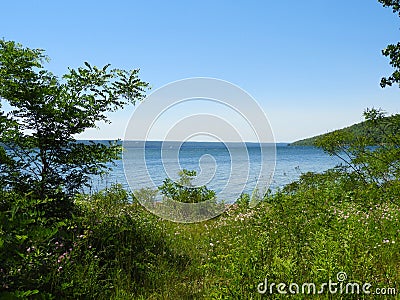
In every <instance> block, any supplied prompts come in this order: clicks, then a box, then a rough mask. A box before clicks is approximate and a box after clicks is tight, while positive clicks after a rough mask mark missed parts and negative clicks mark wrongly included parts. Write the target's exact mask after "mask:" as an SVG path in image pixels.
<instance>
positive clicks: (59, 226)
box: [0, 171, 400, 299]
mask: <svg viewBox="0 0 400 300" xmlns="http://www.w3.org/2000/svg"><path fill="white" fill-rule="evenodd" d="M7 197H8V198H7ZM2 199H3V200H2V202H1V205H2V210H1V211H2V213H1V224H2V225H1V226H2V227H1V234H2V235H1V240H0V249H1V269H0V272H1V276H0V278H1V279H0V280H1V282H0V284H1V286H0V287H1V293H0V295H1V296H2V297H7V298H9V299H14V298H17V297H22V298H23V297H30V298H37V299H46V298H47V299H60V298H64V299H78V298H81V299H200V298H204V299H258V298H261V297H262V295H261V294H260V293H258V291H257V286H258V285H259V284H260V283H262V282H265V279H267V281H268V283H276V284H279V283H285V284H287V285H289V284H291V283H296V284H298V285H299V286H300V292H299V294H297V295H294V296H293V297H294V298H295V299H296V298H298V299H303V298H304V297H307V296H305V295H304V294H301V285H302V284H303V283H315V285H316V287H317V289H318V288H319V287H320V286H321V285H322V284H323V283H325V282H328V281H329V280H330V279H331V280H332V281H334V282H335V281H336V282H338V281H337V278H336V276H337V274H338V273H339V272H345V273H346V275H347V279H346V281H344V282H346V283H347V282H353V283H354V282H356V283H360V284H361V283H365V282H368V283H370V284H371V285H372V286H371V288H370V291H371V292H372V293H374V292H375V291H376V288H395V289H396V291H398V290H399V289H400V287H399V282H400V267H399V265H400V264H399V261H400V257H399V256H400V254H399V253H400V239H399V237H400V228H399V225H398V224H399V220H400V209H399V206H398V204H399V203H398V201H399V199H400V184H399V182H390V183H388V184H386V185H385V186H377V185H372V184H370V185H366V184H362V183H361V182H357V181H356V179H354V178H351V176H349V175H343V174H338V173H336V172H333V171H329V172H327V173H325V174H322V175H315V174H304V175H303V176H302V178H301V179H300V180H299V181H298V182H295V183H292V184H291V185H289V186H287V187H286V188H284V189H283V190H282V191H280V192H278V193H276V194H275V195H269V196H267V197H266V198H265V199H263V201H262V202H261V203H260V204H259V205H258V206H257V207H255V208H249V207H248V206H247V202H246V201H241V202H240V204H238V205H232V206H231V207H230V208H229V210H227V211H226V212H225V213H224V214H222V215H221V216H219V217H217V218H214V219H212V220H209V221H206V222H202V223H195V224H177V223H172V222H168V221H164V220H161V219H159V218H157V217H156V216H154V215H152V214H150V213H148V212H147V211H146V210H144V209H143V208H142V207H141V206H140V205H139V204H136V203H133V204H130V203H129V202H130V200H131V199H130V198H129V195H128V194H127V193H126V192H125V191H124V190H122V189H121V188H120V187H118V186H115V187H113V188H111V189H108V190H106V191H102V192H100V193H98V194H95V195H92V196H91V197H89V196H80V197H77V199H76V200H75V205H74V207H75V208H74V214H73V218H71V219H68V220H57V219H51V218H46V216H45V215H44V214H42V213H41V212H40V205H41V204H40V203H28V202H26V199H19V200H18V198H17V197H14V196H13V195H10V194H8V195H3V197H2ZM242 200H243V199H242ZM286 291H287V292H288V293H289V291H288V289H287V287H286ZM272 292H273V294H272V295H270V294H269V290H268V292H267V293H266V294H268V296H269V297H273V298H274V297H275V298H280V297H283V296H282V295H279V293H278V291H277V289H276V287H275V288H274V287H273V288H272ZM314 297H315V298H321V299H325V298H326V299H328V298H332V297H333V298H354V299H360V298H362V297H363V295H350V294H347V295H346V294H342V295H338V294H336V295H332V294H329V293H328V292H327V289H325V290H324V293H322V294H320V295H315V296H314Z"/></svg>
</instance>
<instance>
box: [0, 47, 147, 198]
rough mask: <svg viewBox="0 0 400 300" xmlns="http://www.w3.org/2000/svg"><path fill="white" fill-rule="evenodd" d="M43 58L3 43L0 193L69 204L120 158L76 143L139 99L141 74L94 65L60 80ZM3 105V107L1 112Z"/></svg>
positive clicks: (114, 151)
mask: <svg viewBox="0 0 400 300" xmlns="http://www.w3.org/2000/svg"><path fill="white" fill-rule="evenodd" d="M46 60H47V57H46V56H45V55H44V51H43V50H40V49H29V48H25V47H23V46H22V45H20V44H17V43H15V42H11V41H4V40H0V99H1V104H4V103H6V102H7V103H8V105H9V106H10V107H11V111H9V112H8V113H6V112H4V111H1V112H0V145H2V147H0V187H2V188H3V189H13V190H15V191H18V192H20V193H21V194H22V195H23V194H27V193H29V194H30V195H31V196H32V197H34V198H38V199H46V197H49V198H53V199H59V198H62V197H64V196H67V197H71V196H72V195H74V194H75V193H76V192H77V191H78V190H79V189H81V188H82V187H83V186H84V185H86V184H87V183H88V179H89V176H90V175H96V174H102V173H103V172H105V171H106V170H107V168H108V167H107V163H109V162H111V161H113V160H114V159H118V158H119V156H120V152H121V147H120V146H119V145H118V144H117V143H110V144H109V145H105V144H102V143H95V142H90V143H86V144H84V143H80V142H77V141H76V140H75V138H74V136H75V135H76V134H79V133H82V132H83V131H84V130H85V129H87V128H95V127H96V126H97V123H98V122H99V121H104V122H109V120H108V117H107V114H108V113H109V112H112V111H115V110H117V109H119V108H122V107H124V106H125V105H127V104H128V103H135V102H136V101H137V100H141V99H142V98H143V97H144V91H145V89H146V87H147V83H145V82H143V81H141V80H140V79H139V78H138V72H139V71H138V70H132V71H125V70H120V69H110V66H109V65H106V66H104V67H103V68H97V67H95V66H91V65H90V64H89V63H87V62H85V66H84V67H80V68H78V69H77V70H74V69H69V73H68V74H66V75H64V76H63V77H62V79H59V78H57V77H56V76H55V75H54V74H52V73H51V72H50V71H48V70H46V69H45V67H44V65H43V63H44V62H45V61H46ZM1 104H0V107H1Z"/></svg>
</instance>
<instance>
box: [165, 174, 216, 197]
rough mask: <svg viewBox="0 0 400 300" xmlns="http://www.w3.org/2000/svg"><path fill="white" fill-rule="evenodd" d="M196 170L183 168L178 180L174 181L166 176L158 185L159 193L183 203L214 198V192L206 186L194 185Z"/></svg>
mask: <svg viewBox="0 0 400 300" xmlns="http://www.w3.org/2000/svg"><path fill="white" fill-rule="evenodd" d="M196 175H197V172H196V171H194V170H193V171H189V170H186V169H183V170H182V171H180V172H179V177H180V178H179V180H178V182H175V181H173V180H171V179H170V178H166V179H165V180H164V181H163V184H162V185H161V186H160V187H159V190H160V191H161V193H162V194H163V195H164V196H166V197H168V198H170V199H173V200H175V201H179V202H183V203H199V202H203V201H207V200H214V199H215V192H214V191H213V190H209V189H208V188H207V187H206V186H199V187H194V186H193V184H192V181H193V178H194V177H196Z"/></svg>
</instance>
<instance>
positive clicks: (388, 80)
mask: <svg viewBox="0 0 400 300" xmlns="http://www.w3.org/2000/svg"><path fill="white" fill-rule="evenodd" d="M379 2H380V3H382V4H383V6H385V7H391V8H392V9H393V12H394V13H398V14H399V16H400V0H379ZM382 54H383V55H384V56H387V57H389V58H390V64H391V66H392V67H393V68H394V72H393V74H392V75H390V76H389V77H384V78H382V79H381V86H382V87H386V86H392V85H393V84H399V87H400V42H399V43H397V44H396V45H394V44H391V45H388V46H387V48H386V49H384V50H383V51H382ZM364 117H365V119H366V122H363V123H361V124H359V127H357V128H349V129H343V130H338V131H334V132H331V133H329V134H326V135H322V136H319V137H317V138H316V139H315V145H317V146H319V147H321V148H322V149H324V150H325V151H326V152H327V153H329V154H331V155H335V156H338V157H339V158H341V159H342V160H343V161H344V162H345V165H346V167H347V169H349V168H350V169H351V172H352V173H354V174H357V175H358V178H359V179H360V180H362V181H364V182H365V183H367V184H368V183H374V184H377V185H382V184H384V185H388V184H389V185H390V184H391V183H393V182H394V181H396V180H399V179H400V130H399V128H400V115H399V114H397V115H392V116H390V117H386V114H385V113H384V112H383V111H382V110H379V109H367V110H366V111H365V112H364ZM359 133H362V134H359Z"/></svg>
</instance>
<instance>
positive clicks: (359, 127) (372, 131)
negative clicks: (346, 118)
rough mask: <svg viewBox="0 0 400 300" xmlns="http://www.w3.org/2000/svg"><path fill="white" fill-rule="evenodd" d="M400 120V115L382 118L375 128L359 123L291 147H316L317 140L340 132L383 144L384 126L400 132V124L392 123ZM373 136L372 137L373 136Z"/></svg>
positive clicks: (292, 144) (296, 143) (303, 140)
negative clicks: (389, 125) (391, 125)
mask: <svg viewBox="0 0 400 300" xmlns="http://www.w3.org/2000/svg"><path fill="white" fill-rule="evenodd" d="M395 119H396V120H399V119H400V114H397V115H393V116H389V117H384V118H382V120H380V121H377V123H376V124H374V126H367V125H370V124H368V123H367V122H370V121H364V122H361V123H357V124H354V125H351V126H348V127H345V128H342V129H338V130H334V131H332V132H329V133H325V134H321V135H317V136H313V137H310V138H307V139H302V140H299V141H296V142H293V143H291V144H290V145H291V146H314V145H315V141H316V140H317V138H320V137H323V136H325V135H327V134H330V133H335V132H336V133H340V132H345V131H346V132H349V133H351V134H354V135H355V136H366V135H368V136H369V137H372V139H373V140H375V141H377V142H378V143H379V142H383V141H382V134H381V132H382V129H383V127H384V126H386V125H385V124H388V123H390V124H397V126H396V128H392V131H397V132H399V131H400V122H398V121H397V122H391V121H395ZM371 135H372V136H371Z"/></svg>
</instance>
